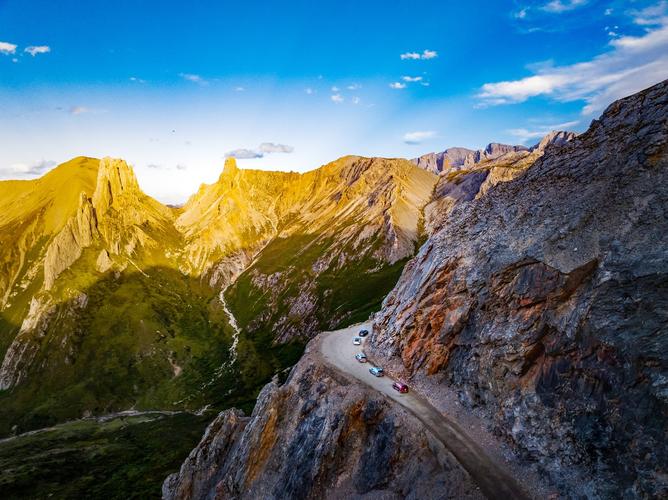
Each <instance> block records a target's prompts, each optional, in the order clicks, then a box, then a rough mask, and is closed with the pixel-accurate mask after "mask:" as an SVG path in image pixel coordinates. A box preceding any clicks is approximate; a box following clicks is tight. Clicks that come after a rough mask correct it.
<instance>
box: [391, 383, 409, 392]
mask: <svg viewBox="0 0 668 500" xmlns="http://www.w3.org/2000/svg"><path fill="white" fill-rule="evenodd" d="M392 388H393V389H394V390H397V391H399V392H400V393H402V394H405V393H407V392H408V386H407V385H406V384H403V383H401V382H395V383H393V384H392Z"/></svg>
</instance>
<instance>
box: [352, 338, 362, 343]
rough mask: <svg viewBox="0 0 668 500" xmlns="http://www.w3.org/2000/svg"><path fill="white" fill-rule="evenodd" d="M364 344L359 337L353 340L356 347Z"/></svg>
mask: <svg viewBox="0 0 668 500" xmlns="http://www.w3.org/2000/svg"><path fill="white" fill-rule="evenodd" d="M361 343H362V339H361V338H359V337H355V338H353V344H355V345H360V344H361Z"/></svg>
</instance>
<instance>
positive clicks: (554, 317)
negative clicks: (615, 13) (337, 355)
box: [371, 82, 668, 498]
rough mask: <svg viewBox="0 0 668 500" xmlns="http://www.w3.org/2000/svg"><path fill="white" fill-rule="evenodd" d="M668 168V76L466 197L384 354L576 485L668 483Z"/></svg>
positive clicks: (650, 491)
mask: <svg viewBox="0 0 668 500" xmlns="http://www.w3.org/2000/svg"><path fill="white" fill-rule="evenodd" d="M667 173H668V82H663V83H661V84H659V85H657V86H655V87H652V88H650V89H648V90H646V91H644V92H641V93H639V94H637V95H634V96H631V97H629V98H626V99H623V100H620V101H618V102H616V103H614V104H612V105H611V106H610V107H609V108H608V109H607V110H606V112H605V113H604V114H603V115H602V117H601V118H600V120H596V121H594V122H593V123H592V125H591V127H590V128H589V130H588V131H587V132H586V133H584V134H582V135H580V136H578V137H577V138H574V139H572V140H570V141H568V142H564V143H562V144H561V145H560V146H559V147H557V146H555V147H554V149H553V148H550V147H548V148H547V150H546V152H545V155H544V156H542V157H541V158H540V159H538V160H536V162H535V163H534V164H533V166H532V167H531V168H530V169H528V170H527V171H526V172H525V173H524V175H522V176H520V177H519V178H517V179H515V180H514V181H513V182H507V183H501V184H499V185H497V186H496V187H495V188H494V189H493V190H490V191H489V192H487V193H486V194H485V196H481V197H480V198H479V199H477V200H472V201H471V195H470V194H468V195H466V194H464V195H462V196H464V197H466V198H468V199H469V200H470V201H469V202H468V203H460V204H458V205H457V206H455V207H454V208H453V209H452V210H451V211H449V212H446V214H445V215H444V218H443V220H442V221H441V222H440V224H438V228H437V230H436V232H435V234H433V235H432V237H431V238H430V239H429V241H428V242H427V243H426V244H425V245H424V246H423V247H422V248H421V250H420V252H419V254H418V255H417V256H416V257H415V258H414V259H413V260H412V261H411V262H410V263H409V264H408V265H407V266H406V268H405V270H404V273H403V275H402V277H401V280H400V281H399V283H398V285H397V287H396V288H395V289H394V290H393V292H392V293H391V294H390V295H389V296H388V297H387V299H386V300H385V302H384V304H383V308H382V311H381V312H380V313H379V314H378V315H377V316H376V319H375V324H374V328H373V333H372V339H371V340H372V343H373V345H374V348H373V352H374V354H375V355H376V356H381V357H383V358H385V359H386V363H388V364H389V365H392V366H395V367H396V369H397V370H398V371H400V372H401V373H403V374H404V375H405V376H406V377H410V378H412V379H413V380H414V381H417V380H419V381H420V383H423V384H425V386H426V387H430V390H431V391H433V393H434V394H438V393H439V391H440V390H441V387H445V386H447V387H450V388H454V389H456V391H457V392H458V394H459V398H460V400H461V402H462V403H463V404H465V405H466V406H467V407H469V408H471V409H472V410H473V411H477V412H479V413H480V414H482V415H486V416H487V417H489V418H490V419H491V420H492V421H493V422H494V425H495V429H496V432H497V433H498V434H499V435H500V436H502V437H504V438H505V439H506V440H507V441H508V442H509V443H511V444H512V445H513V446H514V447H515V449H516V450H517V451H518V452H519V453H520V454H521V455H523V456H524V457H525V458H526V459H527V461H528V462H534V461H537V462H538V463H539V464H541V465H542V467H543V468H544V470H545V472H546V473H547V474H550V475H551V476H552V478H553V479H554V480H555V481H556V482H557V483H559V484H561V487H562V489H563V492H564V494H567V495H568V494H576V493H577V494H585V495H590V496H593V497H612V496H626V497H629V498H630V497H637V496H647V497H661V496H665V495H666V493H667V492H668V489H667V488H668V484H667V483H666V479H665V471H666V470H667V469H668V446H667V442H666V439H665V436H666V431H667V430H668V429H667V428H666V422H668V392H667V390H666V387H667V386H666V375H665V374H666V371H665V370H666V366H668V358H667V357H666V356H667V354H666V353H668V349H667V348H668V344H667V339H666V335H665V332H666V331H668V317H667V315H666V310H668V288H667V286H666V284H667V283H668V279H667V273H668V267H667V262H668V258H667V257H668V252H667V250H666V249H667V248H668V240H667V236H666V235H668V226H667V222H666V221H668V218H667V217H666V213H665V207H666V206H668V182H667V180H668V178H667V177H668V175H667ZM438 189H439V188H438V187H437V190H438ZM473 191H475V189H471V191H470V192H473Z"/></svg>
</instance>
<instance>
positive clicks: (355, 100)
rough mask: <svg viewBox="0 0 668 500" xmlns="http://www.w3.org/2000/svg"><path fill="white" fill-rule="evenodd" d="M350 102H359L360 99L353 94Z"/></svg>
mask: <svg viewBox="0 0 668 500" xmlns="http://www.w3.org/2000/svg"><path fill="white" fill-rule="evenodd" d="M352 102H353V104H359V103H360V102H361V99H360V98H359V97H357V96H355V97H353V98H352Z"/></svg>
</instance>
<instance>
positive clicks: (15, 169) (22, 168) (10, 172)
mask: <svg viewBox="0 0 668 500" xmlns="http://www.w3.org/2000/svg"><path fill="white" fill-rule="evenodd" d="M55 166H56V162H55V161H52V160H40V161H37V162H33V163H14V164H12V165H10V166H9V167H7V168H0V177H2V178H5V179H15V178H17V177H35V176H40V175H42V174H43V173H45V172H46V171H47V170H51V169H52V168H53V167H55Z"/></svg>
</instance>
